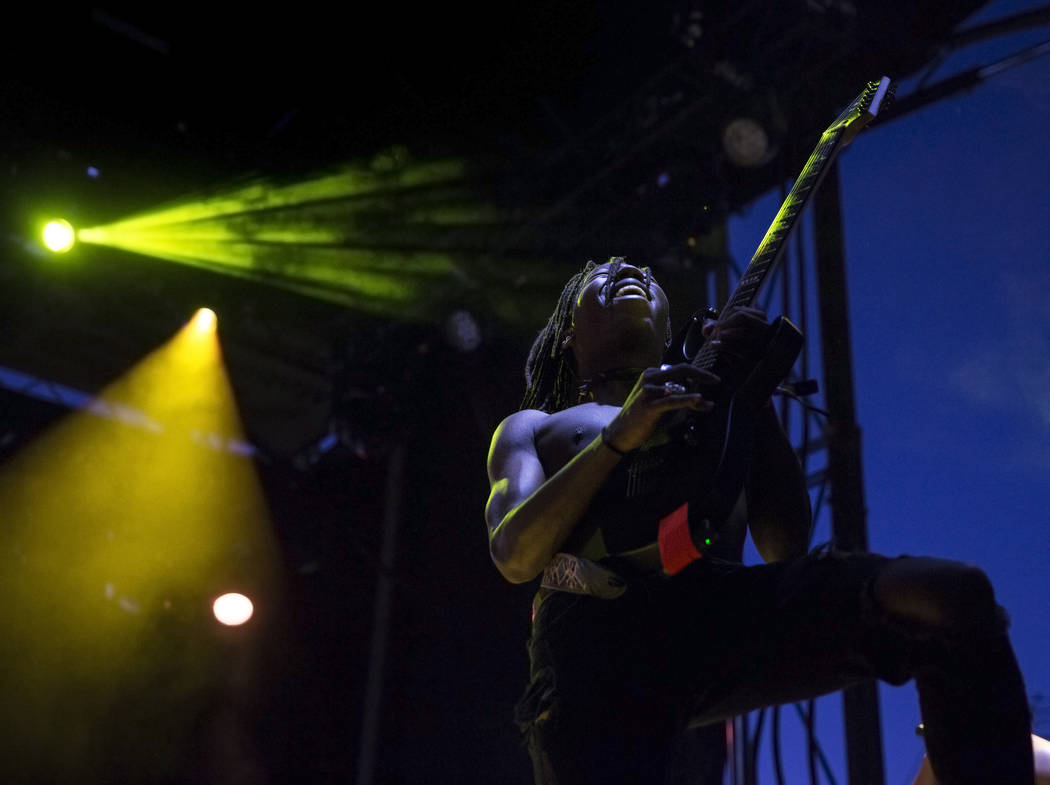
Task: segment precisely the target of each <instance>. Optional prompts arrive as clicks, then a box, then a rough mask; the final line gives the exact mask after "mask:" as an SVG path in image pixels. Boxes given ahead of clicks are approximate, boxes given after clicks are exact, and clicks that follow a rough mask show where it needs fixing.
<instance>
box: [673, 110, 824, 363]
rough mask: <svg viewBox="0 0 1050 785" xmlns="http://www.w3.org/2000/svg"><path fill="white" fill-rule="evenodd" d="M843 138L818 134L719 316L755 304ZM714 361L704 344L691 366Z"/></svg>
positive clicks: (714, 357)
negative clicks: (808, 154) (817, 139)
mask: <svg viewBox="0 0 1050 785" xmlns="http://www.w3.org/2000/svg"><path fill="white" fill-rule="evenodd" d="M842 137H843V129H842V128H841V127H838V128H829V129H828V130H826V131H825V132H824V133H823V134H822V135H821V137H820V141H819V142H818V143H817V146H816V149H814V150H813V153H812V154H811V155H810V156H809V160H808V161H806V165H805V166H804V167H803V168H802V171H801V173H800V174H799V176H798V179H796V180H795V184H794V185H793V186H792V187H791V191H790V192H789V193H788V195H787V198H786V199H785V200H784V203H783V204H782V205H781V206H780V210H779V211H778V212H777V214H776V217H775V218H774V219H773V223H772V224H770V226H769V229H768V230H767V231H766V235H765V237H763V238H762V242H761V243H759V245H758V249H757V250H756V251H755V255H754V256H752V257H751V263H750V264H748V266H747V269H746V270H745V271H744V274H743V275H742V276H741V277H740V281H739V283H737V286H736V289H734V290H733V293H732V295H730V297H729V300H728V301H727V302H726V305H725V307H724V308H723V309H722V313H725V312H726V311H728V310H729V309H730V308H741V307H748V306H751V305H752V304H754V302H755V299H756V298H757V297H758V293H759V291H760V290H761V289H762V285H763V284H764V283H765V281H766V279H767V278H768V276H769V273H770V272H771V271H772V270H773V268H774V267H776V265H777V264H779V263H780V261H781V260H782V259H783V258H784V252H785V251H786V250H787V240H788V238H790V237H791V233H792V232H793V231H794V229H795V226H796V224H797V223H798V217H799V215H801V214H802V210H803V209H805V207H806V205H807V204H808V203H809V200H810V197H812V196H813V194H814V193H816V190H817V188H818V187H820V183H821V182H822V181H823V179H824V176H825V175H826V174H827V173H828V170H829V169H830V168H831V164H832V162H833V161H834V159H835V156H836V155H837V154H838V151H839V150H840V149H841V147H842V146H843V145H842ZM715 359H716V355H715V352H714V350H713V349H712V348H711V346H710V344H706V343H705V344H704V345H703V346H701V347H700V351H699V352H698V353H697V355H696V358H695V359H694V361H693V364H694V365H695V366H697V367H699V368H702V369H704V370H711V368H712V366H713V365H714V363H715Z"/></svg>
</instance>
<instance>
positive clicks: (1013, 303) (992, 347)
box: [730, 0, 1050, 785]
mask: <svg viewBox="0 0 1050 785" xmlns="http://www.w3.org/2000/svg"><path fill="white" fill-rule="evenodd" d="M1040 5H1041V4H1040V3H1038V2H1034V3H1033V2H1020V1H1019V0H1010V1H1009V2H1006V1H1004V2H995V3H991V4H990V5H989V6H988V7H986V8H985V9H984V10H983V11H982V12H981V13H980V14H979V15H978V16H976V17H974V19H973V20H972V21H973V22H978V21H987V20H990V19H994V18H998V17H1001V16H1004V15H1008V14H1011V13H1015V12H1017V11H1021V10H1025V9H1028V8H1035V7H1039V6H1040ZM1047 39H1050V28H1046V27H1044V28H1042V29H1040V30H1034V31H1028V32H1025V33H1023V34H1015V35H1011V36H1007V37H1004V38H1001V39H999V40H996V41H994V42H987V43H984V44H981V45H979V46H973V47H970V48H968V49H966V50H964V51H961V52H957V53H955V54H954V55H952V56H951V57H949V58H948V59H947V60H946V61H945V62H944V64H943V65H942V66H941V67H940V69H939V70H938V71H937V72H936V73H935V74H934V76H933V79H932V81H937V80H938V79H940V78H943V77H945V76H948V75H951V74H953V73H957V72H959V71H961V70H964V69H965V68H967V67H970V66H971V65H985V64H990V63H993V62H995V61H997V60H998V59H1000V58H1001V57H1003V56H1005V55H1007V54H1010V53H1013V52H1015V51H1018V50H1020V49H1023V48H1024V47H1026V46H1029V45H1032V44H1035V43H1039V42H1041V41H1044V40H1047ZM873 76H875V75H873ZM890 76H893V75H892V74H890ZM916 81H917V80H915V79H912V80H909V81H906V82H903V83H902V84H901V85H900V86H899V91H898V95H907V94H908V93H909V92H911V90H913V89H914V87H915V82H916ZM858 89H859V87H858ZM830 119H831V118H829V122H830ZM1048 128H1050V56H1044V57H1042V58H1040V59H1036V60H1034V61H1032V62H1029V63H1027V64H1025V65H1022V66H1019V67H1017V68H1014V69H1011V70H1007V71H1004V72H1002V73H1000V74H998V75H996V76H993V77H991V78H990V79H989V80H988V81H987V82H986V83H984V84H983V85H982V86H980V87H978V88H977V89H976V90H973V91H972V92H970V93H965V94H960V95H957V96H955V97H953V98H950V99H946V100H942V101H941V102H939V103H937V104H935V105H932V106H929V107H928V108H926V109H923V110H920V111H918V112H916V113H914V114H912V115H909V116H907V117H903V118H901V119H899V120H897V121H895V122H892V123H889V124H887V125H884V126H881V127H878V128H875V129H872V130H871V131H870V132H869V133H866V134H863V135H861V136H860V137H858V138H857V139H856V140H855V141H854V143H853V145H852V146H851V147H850V148H848V149H846V150H845V151H844V152H843V154H842V156H841V158H840V170H841V183H842V193H843V202H844V205H843V207H844V221H845V232H846V244H847V250H846V254H847V257H846V265H847V275H848V285H849V303H850V318H851V326H852V336H853V349H854V379H855V385H856V394H857V416H858V420H859V424H860V426H861V428H862V432H863V461H864V465H863V471H864V481H865V492H866V499H867V507H868V527H869V529H868V530H869V539H870V543H871V548H872V550H875V551H879V552H882V553H887V554H891V555H893V554H898V553H911V554H924V555H935V556H943V557H949V558H954V559H959V560H962V561H966V562H970V563H973V564H977V565H979V566H981V567H982V568H984V569H985V570H986V571H987V572H988V574H989V575H990V576H991V578H992V580H993V582H994V584H995V586H996V592H997V595H998V598H999V601H1000V603H1001V604H1003V605H1004V606H1005V607H1006V608H1007V610H1008V611H1009V612H1010V615H1011V617H1012V619H1013V627H1012V637H1013V641H1014V645H1015V648H1016V650H1017V654H1018V658H1019V660H1020V662H1021V667H1022V669H1023V671H1024V673H1025V677H1026V680H1027V685H1028V692H1029V694H1030V695H1033V696H1037V695H1044V696H1050V657H1048V656H1047V649H1048V645H1047V644H1048V640H1047V639H1048V635H1047V632H1046V631H1045V615H1046V601H1047V597H1048V596H1050V526H1048V519H1050V512H1048V510H1050V297H1048V294H1050V263H1048V262H1050V250H1048V248H1047V242H1046V239H1047V232H1048V229H1050V150H1048V149H1047V140H1048V131H1047V129H1048ZM779 201H780V197H779V194H770V195H767V197H765V198H764V199H762V200H760V201H759V202H756V203H755V204H754V205H752V206H751V207H750V208H749V210H748V211H747V213H746V214H745V215H742V216H738V217H736V218H734V219H733V221H732V222H731V224H730V233H731V249H732V253H733V255H734V258H735V259H736V260H737V261H738V264H739V265H740V266H741V267H742V266H744V265H745V264H746V263H747V261H748V260H749V259H750V256H751V254H752V253H753V252H754V248H755V246H756V245H757V244H758V242H759V240H760V239H761V237H762V235H763V233H764V232H765V229H766V227H767V226H768V224H769V222H770V221H771V220H772V218H773V215H774V213H775V211H776V208H777V206H778V205H779ZM805 229H808V226H805V227H804V230H805ZM770 311H771V315H774V314H775V313H777V312H778V309H776V308H772V307H771V309H770ZM788 315H789V316H791V317H792V318H795V319H797V318H798V314H788ZM810 323H811V324H812V325H814V326H813V327H811V330H815V329H816V328H815V325H816V320H815V318H811V322H810ZM813 345H814V346H815V345H816V344H815V342H814V343H813ZM822 517H823V519H824V520H822V521H821V522H820V524H819V526H818V532H817V539H818V540H819V539H821V538H822V537H823V538H825V539H826V537H827V531H828V529H827V525H828V524H827V520H826V518H827V513H826V511H825V513H824V514H823V516H822ZM881 700H882V711H883V733H884V743H885V759H886V781H887V783H888V785H905V784H906V783H910V782H911V776H912V775H913V774H914V771H915V769H916V768H917V766H918V763H919V760H920V758H921V754H922V747H921V743H920V740H919V739H917V738H916V737H915V735H914V732H913V728H914V726H915V724H916V723H917V722H918V708H917V702H916V698H915V691H914V687H913V686H912V685H910V684H909V685H907V686H905V687H902V688H899V689H893V688H886V687H882V688H881ZM1044 700H1047V703H1048V704H1050V699H1044ZM840 703H841V700H840V698H839V697H838V696H833V697H830V698H825V699H823V700H821V701H820V702H819V703H818V721H819V726H820V729H821V730H820V739H821V743H822V744H823V745H824V746H825V750H826V752H827V754H828V757H829V761H830V762H831V765H832V769H833V771H834V773H835V777H836V779H837V781H838V782H845V781H846V777H845V767H844V763H843V760H844V759H843V752H842V732H841V728H840V718H839V706H840ZM1044 705H1045V704H1044ZM785 716H786V717H790V720H789V722H786V723H785V733H786V734H787V735H786V736H785V740H786V741H787V740H788V739H791V738H793V736H792V734H793V733H795V732H796V731H795V728H794V727H790V725H797V722H796V721H795V720H794V711H793V710H791V711H787V712H785ZM1036 727H1037V729H1041V730H1042V732H1043V734H1044V735H1046V734H1047V733H1050V709H1048V708H1044V709H1043V710H1042V711H1041V712H1037V715H1036ZM788 746H789V747H790V748H791V750H792V757H791V758H789V759H788V761H789V766H788V769H787V771H788V772H789V782H806V781H808V775H807V774H806V769H805V761H804V758H802V757H796V756H800V755H801V754H802V750H803V748H802V746H801V745H798V744H789V745H788ZM767 749H768V742H767ZM766 757H767V759H768V756H766ZM768 765H769V764H768V760H767V761H766V764H765V768H764V769H763V771H762V772H761V774H762V779H763V780H764V781H767V782H773V781H775V780H774V779H773V775H772V773H771V769H770V768H769V767H768Z"/></svg>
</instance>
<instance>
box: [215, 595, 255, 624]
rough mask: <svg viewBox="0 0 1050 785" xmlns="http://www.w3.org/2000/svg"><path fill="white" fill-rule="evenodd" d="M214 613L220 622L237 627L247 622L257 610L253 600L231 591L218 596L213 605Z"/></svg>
mask: <svg viewBox="0 0 1050 785" xmlns="http://www.w3.org/2000/svg"><path fill="white" fill-rule="evenodd" d="M211 609H212V613H214V614H215V618H216V619H217V620H218V621H219V623H220V624H225V625H226V626H227V627H237V626H239V625H241V624H244V623H245V622H247V621H248V620H249V619H250V618H251V617H252V614H253V613H254V611H255V606H253V605H252V601H251V600H249V599H248V598H247V597H245V596H244V595H243V594H239V593H237V592H229V593H228V594H223V595H222V596H221V597H218V598H216V600H215V602H213V603H212V606H211Z"/></svg>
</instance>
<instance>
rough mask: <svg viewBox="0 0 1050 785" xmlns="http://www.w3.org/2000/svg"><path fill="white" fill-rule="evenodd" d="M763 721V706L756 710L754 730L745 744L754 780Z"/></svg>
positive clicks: (756, 771) (756, 775)
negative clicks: (756, 716) (756, 718)
mask: <svg viewBox="0 0 1050 785" xmlns="http://www.w3.org/2000/svg"><path fill="white" fill-rule="evenodd" d="M765 721H766V709H765V707H764V706H763V707H762V708H761V709H759V710H758V720H757V722H756V723H755V732H754V733H752V734H751V740H750V741H749V742H748V745H747V754H748V755H749V756H750V758H751V773H752V776H753V777H754V778H755V781H756V782H757V781H758V750H759V747H761V745H762V726H763V725H764V724H765Z"/></svg>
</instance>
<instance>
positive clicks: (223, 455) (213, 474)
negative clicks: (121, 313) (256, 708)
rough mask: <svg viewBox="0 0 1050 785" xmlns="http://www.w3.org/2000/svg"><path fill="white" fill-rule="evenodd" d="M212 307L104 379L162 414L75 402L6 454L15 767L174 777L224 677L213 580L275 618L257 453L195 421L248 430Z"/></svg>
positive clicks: (0, 578) (33, 777) (23, 775)
mask: <svg viewBox="0 0 1050 785" xmlns="http://www.w3.org/2000/svg"><path fill="white" fill-rule="evenodd" d="M199 318H200V317H197V318H195V319H194V320H193V321H191V322H190V323H188V324H187V326H186V327H185V328H184V329H183V330H181V331H180V332H179V333H178V334H177V335H176V336H175V337H174V338H173V339H172V340H171V341H169V342H168V343H167V344H166V345H164V346H162V347H160V348H159V349H157V350H156V351H155V352H153V353H152V354H151V355H149V356H148V357H147V358H145V359H144V360H143V361H142V362H141V363H140V364H139V365H137V366H136V367H135V368H133V369H132V370H130V371H129V372H128V373H127V374H126V375H125V376H123V377H122V378H121V379H119V380H118V381H116V382H115V383H114V384H112V385H111V386H110V387H108V388H107V389H106V390H104V391H103V392H102V393H101V394H100V396H99V397H100V398H101V400H102V401H103V402H105V405H106V406H108V407H110V408H115V407H130V408H134V409H136V410H139V411H142V412H145V413H147V415H148V417H149V418H150V419H151V420H152V421H155V422H158V423H164V428H163V429H162V430H160V431H153V430H143V429H139V428H129V427H127V425H125V424H124V423H121V422H119V421H115V420H112V419H106V418H100V417H96V416H94V415H92V414H90V413H89V412H86V411H80V412H75V413H72V414H70V415H68V416H67V417H65V418H64V419H62V420H61V421H59V422H58V423H57V424H56V425H54V426H52V427H51V428H50V429H49V430H48V431H46V432H45V433H44V434H42V435H41V436H40V437H39V438H37V439H36V440H34V441H33V442H32V443H31V444H29V445H27V446H26V447H25V448H24V449H23V450H22V451H21V452H20V453H18V454H17V455H15V456H14V457H13V458H11V459H10V460H9V461H8V462H6V463H5V464H4V465H3V466H2V467H0V510H3V519H4V525H3V528H2V530H0V546H2V548H3V552H4V553H5V554H6V555H7V557H8V558H7V560H6V561H7V567H6V568H5V569H4V570H0V618H3V619H4V620H5V624H4V634H3V635H2V636H0V672H2V673H3V674H4V675H3V677H0V678H2V680H3V690H4V694H5V700H4V701H3V702H0V726H2V727H4V728H5V729H6V730H5V734H4V738H3V741H0V759H3V760H5V761H8V762H10V763H7V764H5V765H6V766H7V767H8V769H7V770H5V774H6V775H7V776H8V778H9V779H10V780H11V781H48V782H66V781H69V782H72V781H85V780H83V779H79V778H78V777H80V776H82V775H83V774H84V773H85V772H95V773H98V776H99V779H98V780H97V781H99V782H102V781H104V780H105V772H110V773H113V772H112V767H113V766H114V765H119V766H120V767H121V769H120V772H119V776H116V775H114V776H115V779H121V780H127V781H140V782H146V781H150V782H153V781H159V780H162V779H166V778H169V779H170V778H174V777H175V767H177V766H178V765H179V763H180V756H181V754H182V752H183V748H184V745H185V744H186V743H187V740H188V738H189V734H190V733H191V732H192V728H193V726H194V722H195V721H196V720H197V719H198V716H199V713H200V712H201V711H202V710H203V709H204V707H205V705H206V703H207V701H208V700H211V699H212V697H213V696H214V695H215V694H217V691H218V692H219V693H221V691H222V690H223V689H224V688H225V681H224V679H225V678H226V677H225V676H224V673H225V671H224V669H225V667H226V664H225V656H226V655H225V653H224V651H225V650H224V644H223V643H222V641H219V640H217V639H215V637H214V635H213V628H214V626H215V622H214V620H213V619H212V618H211V612H210V611H211V609H210V603H211V600H212V598H213V597H214V596H216V594H218V593H219V592H220V591H221V590H224V589H225V588H226V587H228V586H231V585H235V586H238V587H240V589H241V591H244V592H246V593H247V594H250V595H251V596H252V597H254V598H255V599H256V601H257V602H258V603H260V604H262V605H265V606H266V607H267V608H269V609H270V610H269V616H270V617H271V618H272V616H273V613H274V610H273V609H274V608H275V607H276V606H278V605H279V603H280V600H281V595H282V592H281V591H280V581H279V575H280V573H279V571H278V567H277V565H278V558H277V548H276V545H275V541H274V538H273V534H272V531H271V528H270V523H269V516H268V512H267V508H266V504H265V502H264V499H263V495H262V492H261V489H260V486H259V482H258V479H257V477H256V474H255V470H254V466H253V464H252V462H251V461H250V460H248V459H246V458H244V457H243V456H239V455H236V454H233V453H231V452H229V451H226V450H206V449H201V447H200V445H199V444H197V443H196V442H194V441H193V439H192V438H189V436H190V435H191V434H192V433H209V434H211V433H214V434H219V435H220V436H221V437H223V438H226V439H240V438H241V437H242V434H241V427H240V423H239V418H238V416H237V412H236V408H235V406H234V402H233V396H232V394H231V390H230V387H229V384H228V381H227V379H226V375H225V371H224V369H223V365H222V359H221V353H220V350H219V344H218V337H217V334H216V332H215V330H214V329H208V330H201V329H199ZM115 762H119V764H118V763H115ZM12 765H13V766H14V767H15V769H14V770H11V769H10V766H12ZM165 772H167V773H168V774H170V776H169V777H166V776H164V773H165Z"/></svg>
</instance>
